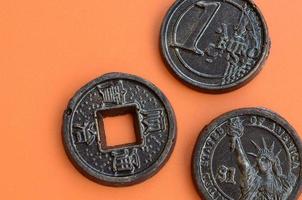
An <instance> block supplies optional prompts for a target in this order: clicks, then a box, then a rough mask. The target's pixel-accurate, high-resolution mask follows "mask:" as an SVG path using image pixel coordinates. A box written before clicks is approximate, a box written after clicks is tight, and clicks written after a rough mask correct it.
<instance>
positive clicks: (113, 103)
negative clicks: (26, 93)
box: [63, 73, 176, 186]
mask: <svg viewBox="0 0 302 200" xmlns="http://www.w3.org/2000/svg"><path fill="white" fill-rule="evenodd" d="M123 114H131V115H132V116H133V118H134V127H135V133H134V134H136V142H134V143H127V144H123V145H115V146H110V145H107V143H106V134H105V131H104V120H103V119H104V118H105V117H108V116H111V117H113V116H117V115H123ZM116 126H119V124H116ZM175 139H176V122H175V117H174V112H173V110H172V107H171V105H170V103H169V102H168V100H167V98H166V97H165V96H164V94H163V93H162V92H161V91H160V90H159V89H158V88H156V87H155V86H154V85H153V84H151V83H150V82H148V81H146V80H143V79H142V78H139V77H136V76H133V75H129V74H123V73H109V74H105V75H103V76H101V77H99V78H97V79H95V80H93V81H91V82H90V83H88V84H87V85H85V86H84V87H83V88H81V89H80V90H79V91H78V92H77V93H76V94H75V95H74V97H73V98H72V99H71V100H70V102H69V105H68V107H67V109H66V111H65V113H64V123H63V143H64V146H65V150H66V152H67V154H68V156H69V158H70V160H71V161H72V163H73V164H74V165H75V167H76V168H77V169H78V170H79V171H80V172H82V173H83V174H84V175H85V176H87V177H88V178H90V179H92V180H94V181H96V182H98V183H101V184H105V185H110V186H124V185H132V184H135V183H138V182H141V181H144V180H145V179H147V178H149V177H150V176H152V175H154V174H155V173H156V172H157V171H158V170H159V169H160V168H161V167H162V166H163V165H164V163H165V162H166V161H167V160H168V158H169V156H170V154H171V152H172V150H173V147H174V143H175Z"/></svg>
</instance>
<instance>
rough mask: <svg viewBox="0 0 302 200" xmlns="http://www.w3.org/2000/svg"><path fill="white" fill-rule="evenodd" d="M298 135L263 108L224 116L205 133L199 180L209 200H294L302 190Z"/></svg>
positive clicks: (197, 158) (199, 149)
mask: <svg viewBox="0 0 302 200" xmlns="http://www.w3.org/2000/svg"><path fill="white" fill-rule="evenodd" d="M301 153H302V146H301V142H300V140H299V138H298V136H297V133H296V131H295V130H294V129H293V128H292V127H291V125H289V123H288V122H287V121H286V120H285V119H283V118H282V117H280V116H279V115H278V114H276V113H274V112H272V111H269V110H267V109H263V108H245V109H238V110H234V111H231V112H228V113H226V114H223V115H221V116H219V117H218V118H216V119H214V120H213V121H212V122H211V123H210V124H209V125H207V126H206V127H205V128H204V129H203V130H202V131H201V133H200V136H199V138H198V141H197V144H196V146H195V151H194V155H193V165H192V167H193V178H194V180H195V183H196V186H197V188H198V190H199V192H200V195H201V196H203V197H204V198H205V199H207V200H212V199H213V200H214V199H215V200H222V199H223V200H287V199H289V200H294V199H297V198H298V195H299V191H300V189H301V175H302V167H301V162H302V154H301Z"/></svg>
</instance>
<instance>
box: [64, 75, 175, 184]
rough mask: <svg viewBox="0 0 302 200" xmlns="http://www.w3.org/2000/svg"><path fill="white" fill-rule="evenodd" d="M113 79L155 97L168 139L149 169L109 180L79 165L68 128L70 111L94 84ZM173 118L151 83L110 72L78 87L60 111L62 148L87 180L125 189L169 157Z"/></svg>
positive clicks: (172, 139) (82, 164) (173, 137)
mask: <svg viewBox="0 0 302 200" xmlns="http://www.w3.org/2000/svg"><path fill="white" fill-rule="evenodd" d="M114 79H126V80H127V79H128V80H130V81H136V82H138V83H140V84H142V85H144V86H145V87H147V88H148V89H150V90H151V91H152V92H154V94H155V95H156V96H157V97H158V98H159V100H160V101H161V102H162V104H163V105H164V107H165V110H166V112H167V118H168V121H169V131H168V134H169V135H168V140H167V143H166V144H165V148H164V150H163V151H162V153H161V154H160V155H159V158H158V159H157V161H155V162H154V163H153V164H152V165H151V166H150V167H148V168H146V169H145V170H143V171H141V172H139V173H136V174H133V175H131V176H125V177H111V176H106V175H104V174H100V173H98V172H96V171H94V170H92V169H91V168H90V167H89V166H87V164H85V163H83V161H82V159H81V158H79V156H78V155H77V153H76V152H75V150H74V147H73V145H72V141H71V140H70V125H71V121H72V117H73V111H74V109H75V108H76V106H77V104H78V102H79V100H81V98H82V97H83V95H85V94H86V93H87V92H89V91H90V90H91V89H92V88H93V87H95V86H96V85H98V84H100V83H102V82H104V81H108V80H114ZM176 130H177V127H176V119H175V114H174V111H173V108H172V106H171V104H170V103H169V101H168V99H167V98H166V97H165V95H164V94H163V93H162V92H161V91H160V90H159V89H158V88H157V87H156V86H155V85H154V84H152V83H151V82H149V81H147V80H144V79H142V78H140V77H138V76H135V75H130V74H126V73H119V72H112V73H107V74H104V75H102V76H100V77H98V78H96V79H94V80H92V81H90V82H88V83H87V84H86V85H84V86H83V87H82V88H80V89H79V90H78V91H77V92H76V93H75V95H74V96H73V97H72V99H71V100H70V101H69V104H68V106H67V109H66V110H65V112H64V116H63V127H62V137H63V145H64V148H65V152H66V153H67V155H68V158H69V159H70V161H71V162H72V163H73V165H74V166H75V167H76V168H77V169H78V170H79V171H80V172H81V173H82V174H83V175H85V176H86V177H88V178H89V179H91V180H93V181H95V182H97V183H100V184H103V185H108V186H129V185H133V184H136V183H139V182H142V181H145V180H146V179H148V178H150V177H151V176H153V175H155V174H156V173H157V172H158V171H159V170H160V169H161V168H162V167H163V166H164V164H165V163H166V162H167V161H168V159H169V158H170V156H171V154H172V152H173V149H174V146H175V142H176Z"/></svg>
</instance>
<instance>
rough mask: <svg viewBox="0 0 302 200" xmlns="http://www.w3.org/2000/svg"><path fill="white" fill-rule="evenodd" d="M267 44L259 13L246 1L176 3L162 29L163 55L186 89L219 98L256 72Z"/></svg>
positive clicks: (189, 1) (186, 1)
mask: <svg viewBox="0 0 302 200" xmlns="http://www.w3.org/2000/svg"><path fill="white" fill-rule="evenodd" d="M269 48H270V40H269V36H268V30H267V26H266V23H265V21H264V18H263V16H262V14H261V13H260V11H259V9H258V8H257V7H256V5H255V4H254V3H252V2H251V1H249V0H215V1H213V0H179V1H176V2H175V3H174V5H173V6H172V7H171V8H170V10H169V11H168V13H167V15H166V17H165V19H164V22H163V25H162V30H161V50H162V55H163V57H164V59H165V61H166V63H167V65H168V66H169V69H170V70H171V71H172V73H173V74H175V75H176V77H177V78H179V79H180V80H182V81H183V82H184V83H186V84H187V85H189V86H191V87H193V88H195V89H199V90H202V91H205V92H212V93H220V92H227V91H230V90H234V89H236V88H239V87H241V86H243V85H244V84H245V83H247V82H248V81H249V80H251V79H252V78H253V77H254V76H255V75H256V74H257V72H259V70H260V68H261V66H262V64H263V63H264V61H265V60H266V58H267V56H268V53H269Z"/></svg>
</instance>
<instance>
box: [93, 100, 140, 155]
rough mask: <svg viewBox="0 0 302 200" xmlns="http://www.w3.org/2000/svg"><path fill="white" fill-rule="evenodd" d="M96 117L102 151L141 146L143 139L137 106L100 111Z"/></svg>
mask: <svg viewBox="0 0 302 200" xmlns="http://www.w3.org/2000/svg"><path fill="white" fill-rule="evenodd" d="M96 115H97V119H98V125H99V132H100V133H99V134H100V140H101V144H100V145H101V148H102V149H104V150H106V149H113V148H118V147H122V146H133V145H139V144H141V142H142V138H141V134H140V129H139V121H138V114H137V112H136V106H132V105H131V106H123V107H116V108H108V109H104V110H99V111H97V112H96Z"/></svg>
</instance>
